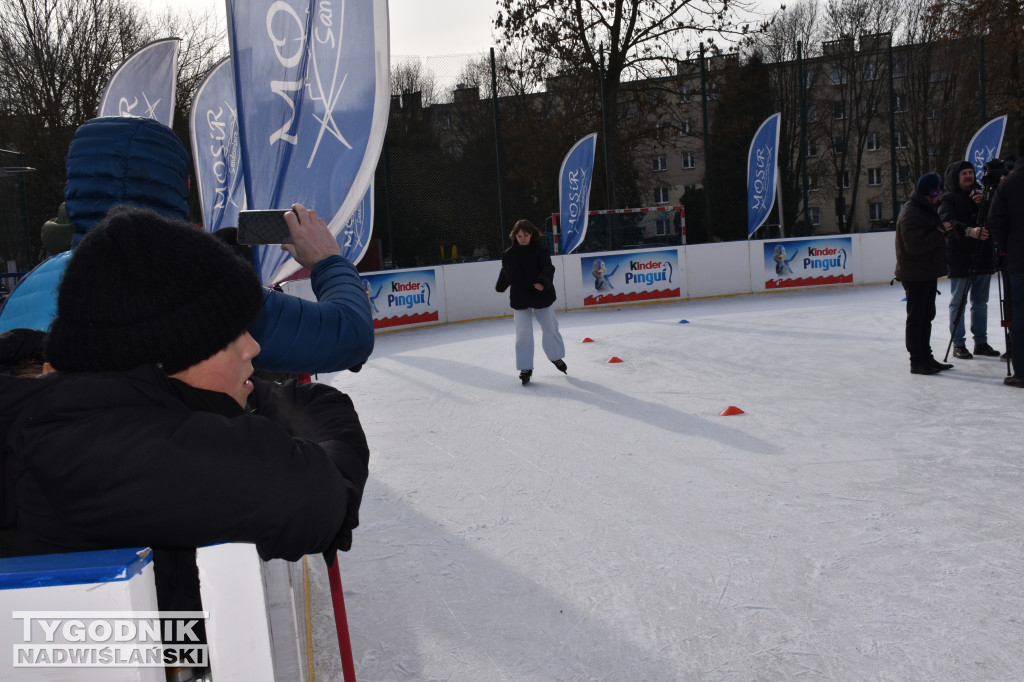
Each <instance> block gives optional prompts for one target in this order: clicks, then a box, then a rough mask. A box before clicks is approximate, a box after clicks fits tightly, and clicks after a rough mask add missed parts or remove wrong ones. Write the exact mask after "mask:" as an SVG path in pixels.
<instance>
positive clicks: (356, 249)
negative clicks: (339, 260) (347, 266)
mask: <svg viewBox="0 0 1024 682" xmlns="http://www.w3.org/2000/svg"><path fill="white" fill-rule="evenodd" d="M372 233H373V183H372V182H371V183H370V187H369V189H367V190H366V194H364V195H363V200H362V201H360V202H359V206H357V207H356V210H355V213H353V214H352V216H351V217H350V218H349V219H348V220H346V221H345V224H344V225H343V226H342V227H341V232H339V233H338V246H340V247H341V255H342V256H344V257H345V258H347V259H349V260H350V261H352V264H353V265H358V264H359V261H361V260H363V256H365V255H366V249H368V248H369V247H370V235H371V234H372Z"/></svg>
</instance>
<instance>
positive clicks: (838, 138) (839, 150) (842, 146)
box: [832, 135, 846, 156]
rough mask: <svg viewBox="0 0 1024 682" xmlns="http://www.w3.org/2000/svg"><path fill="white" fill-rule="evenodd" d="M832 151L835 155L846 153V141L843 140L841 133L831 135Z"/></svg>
mask: <svg viewBox="0 0 1024 682" xmlns="http://www.w3.org/2000/svg"><path fill="white" fill-rule="evenodd" d="M832 151H833V153H835V154H836V155H837V156H839V155H843V154H845V153H846V142H845V141H844V140H843V136H842V135H835V136H833V137H832Z"/></svg>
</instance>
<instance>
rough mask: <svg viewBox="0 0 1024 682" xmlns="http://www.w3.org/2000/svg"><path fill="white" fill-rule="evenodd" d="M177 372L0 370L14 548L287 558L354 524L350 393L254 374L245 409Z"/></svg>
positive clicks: (356, 462) (359, 443) (356, 468)
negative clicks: (220, 547) (218, 547)
mask: <svg viewBox="0 0 1024 682" xmlns="http://www.w3.org/2000/svg"><path fill="white" fill-rule="evenodd" d="M175 382H176V380H173V379H169V378H168V377H167V376H166V375H165V374H164V373H163V371H162V370H161V369H160V368H159V367H157V366H155V365H154V366H143V367H139V368H136V369H135V370H132V371H130V372H109V373H96V374H93V373H81V374H79V373H76V374H62V373H57V374H51V375H46V376H44V377H40V378H17V377H10V376H0V440H2V442H3V453H4V460H5V462H4V472H5V475H4V485H3V497H4V499H3V503H4V514H3V516H4V522H5V524H4V525H10V524H11V522H12V521H13V522H14V523H15V525H16V533H15V541H14V551H15V553H16V554H46V553H54V552H74V551H85V550H98V549H111V548H117V547H146V546H149V547H155V548H160V547H168V548H187V547H197V546H201V545H208V544H213V543H218V542H251V543H255V545H256V549H257V551H258V552H259V555H260V556H261V557H262V558H264V559H270V558H276V557H279V558H283V559H288V560H296V559H298V558H299V557H301V556H302V555H304V554H309V553H314V552H323V551H324V550H326V549H328V548H329V547H331V546H332V543H336V537H337V536H338V535H339V532H340V531H341V529H342V526H343V524H344V526H346V527H349V528H351V527H354V524H355V523H357V522H358V505H359V501H360V498H361V496H362V490H363V486H364V485H365V483H366V477H367V463H368V459H369V450H368V448H367V446H366V439H365V436H364V435H363V430H362V427H361V426H360V424H359V419H358V416H357V415H356V413H355V410H354V409H353V407H352V402H351V400H349V398H348V397H347V396H346V395H344V394H343V393H340V392H339V391H337V390H335V389H333V388H330V387H328V386H324V385H321V384H310V385H306V386H298V385H296V384H295V383H294V382H287V383H285V384H281V385H278V384H273V383H270V382H262V381H260V380H258V379H253V384H254V386H255V390H254V392H253V393H252V394H251V395H250V403H249V404H250V406H251V407H252V406H255V408H254V410H253V411H252V412H248V411H243V410H242V408H241V407H239V406H238V404H237V403H235V402H234V401H233V400H232V399H231V398H230V397H228V396H226V395H225V394H222V393H215V392H211V391H202V390H200V389H191V388H187V387H186V389H187V390H188V391H191V393H192V395H191V396H189V399H188V404H186V400H184V399H183V395H182V391H181V390H180V389H176V388H175ZM182 386H184V385H183V384H182ZM203 402H205V403H207V405H208V407H205V408H200V409H194V407H195V405H196V404H197V403H200V404H201V403H203ZM189 405H192V407H190V406H189ZM225 415H232V416H225ZM347 514H348V516H349V518H348V519H346V515H347ZM353 516H354V518H353Z"/></svg>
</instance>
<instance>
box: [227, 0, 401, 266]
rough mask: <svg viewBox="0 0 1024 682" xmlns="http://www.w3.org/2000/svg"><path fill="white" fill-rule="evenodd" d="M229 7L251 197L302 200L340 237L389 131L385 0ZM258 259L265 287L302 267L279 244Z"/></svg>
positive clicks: (267, 201) (245, 2)
mask: <svg viewBox="0 0 1024 682" xmlns="http://www.w3.org/2000/svg"><path fill="white" fill-rule="evenodd" d="M227 8H228V38H229V42H230V45H231V55H232V60H233V64H234V71H235V94H236V97H237V102H238V117H239V128H240V131H241V140H242V172H243V174H244V177H245V194H246V202H247V204H248V206H249V208H254V209H267V208H288V207H290V206H291V205H292V204H294V203H301V204H303V205H305V206H306V207H307V208H311V209H315V210H316V212H317V213H318V214H320V215H321V216H323V218H324V220H326V221H327V224H328V226H329V227H330V230H331V232H332V233H333V234H335V235H338V234H339V233H340V232H341V230H342V229H343V228H344V226H345V224H346V223H347V221H348V220H349V218H350V217H351V216H352V215H353V214H354V213H355V211H356V209H357V208H358V206H359V204H360V202H362V201H363V199H364V197H365V195H366V191H367V188H369V186H370V182H371V180H372V179H373V174H374V170H375V168H376V166H377V159H378V158H379V156H380V150H381V147H382V145H383V142H384V132H385V129H386V128H387V117H388V106H389V105H390V100H391V84H390V73H389V63H388V52H389V48H388V4H387V0H358V1H356V0H317V1H315V2H314V1H313V0H227ZM367 227H369V226H368V225H367ZM368 238H369V235H366V239H363V240H362V241H364V242H365V241H368ZM256 264H257V270H258V271H259V273H260V278H261V279H262V280H263V282H265V283H267V282H276V281H279V280H281V279H283V278H284V277H287V276H288V275H290V274H291V273H293V272H295V271H296V270H298V268H299V265H298V263H295V262H294V261H292V260H291V258H290V256H288V254H287V253H286V252H284V251H282V250H281V249H280V248H278V247H276V246H271V247H259V248H257V249H256Z"/></svg>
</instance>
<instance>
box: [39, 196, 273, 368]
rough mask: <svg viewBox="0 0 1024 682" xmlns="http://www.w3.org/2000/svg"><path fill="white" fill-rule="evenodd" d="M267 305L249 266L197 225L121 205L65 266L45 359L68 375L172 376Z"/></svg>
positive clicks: (219, 346)
mask: <svg viewBox="0 0 1024 682" xmlns="http://www.w3.org/2000/svg"><path fill="white" fill-rule="evenodd" d="M262 304H263V289H262V287H261V286H260V283H259V279H257V277H256V273H255V272H254V271H253V269H252V267H251V266H249V265H248V264H246V263H245V262H244V261H242V260H241V259H240V258H238V257H237V256H235V255H234V254H233V253H232V252H231V250H230V249H228V248H227V247H226V246H224V245H223V244H221V243H220V241H218V240H217V239H214V238H213V237H212V236H211V235H209V234H207V233H206V232H204V231H203V230H202V229H201V228H198V227H193V226H191V225H189V224H188V223H184V222H181V221H178V220H174V219H171V218H165V217H163V216H161V215H159V214H158V213H155V212H153V211H150V210H148V209H142V208H131V207H127V206H120V207H115V208H113V209H111V211H110V213H109V214H108V215H107V217H106V218H105V219H104V220H102V221H101V222H99V223H97V224H96V226H95V227H94V228H93V229H91V230H90V231H89V233H88V234H87V235H85V237H84V238H83V239H82V241H81V242H80V243H79V244H78V246H77V247H76V248H75V251H74V255H72V257H71V259H70V260H69V262H68V266H67V270H66V271H65V272H64V277H63V279H62V280H61V283H60V288H59V289H58V291H57V317H56V318H55V319H54V321H53V324H52V326H51V327H50V337H49V340H48V342H47V345H46V359H47V360H48V361H49V362H50V364H52V365H53V366H54V368H56V369H57V370H60V371H63V372H96V371H119V370H128V369H132V368H134V367H137V366H139V365H145V364H150V363H159V364H161V365H162V366H163V368H164V370H165V371H166V372H167V373H168V374H174V373H176V372H179V371H181V370H183V369H185V368H187V367H191V366H192V365H194V364H196V363H199V362H201V361H203V360H205V359H206V358H208V357H210V356H212V355H214V354H216V353H217V352H218V351H220V350H221V349H223V348H224V347H226V346H227V345H228V344H229V343H231V342H232V341H234V340H235V339H236V338H237V337H238V336H239V335H240V334H241V333H242V332H243V331H245V329H246V328H247V327H248V326H249V324H250V323H251V322H252V321H253V320H254V319H255V318H256V315H257V313H258V312H259V310H260V306H262Z"/></svg>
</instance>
